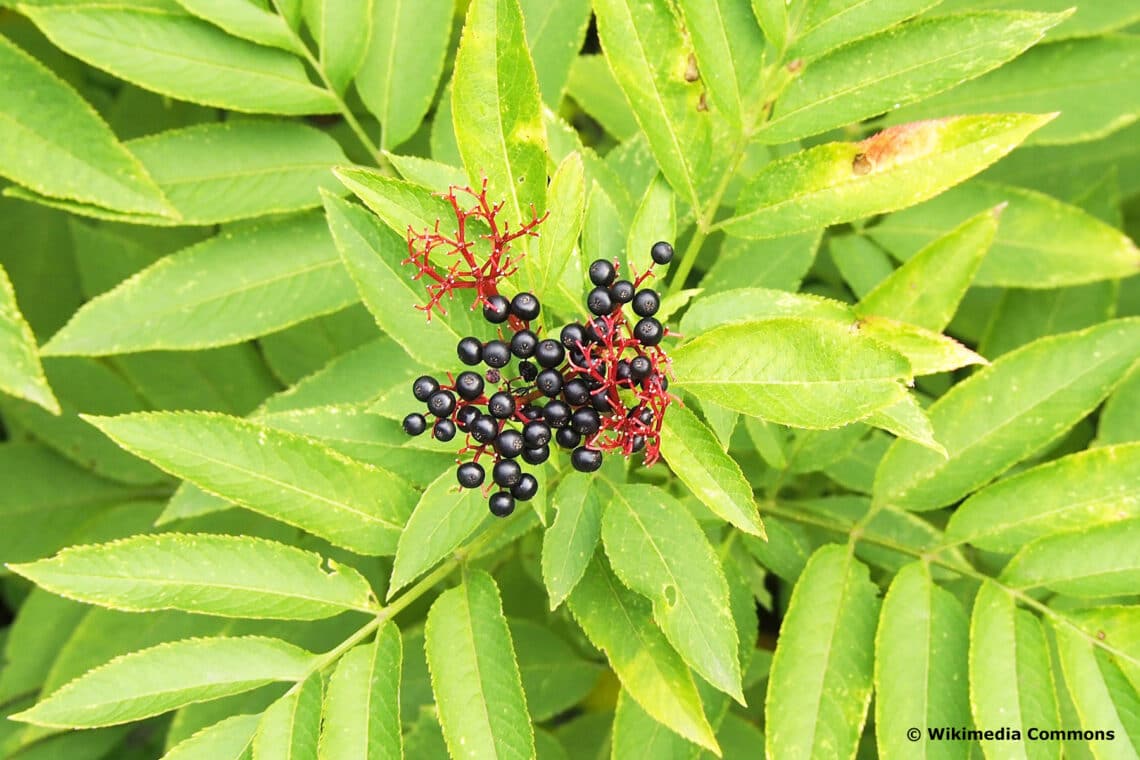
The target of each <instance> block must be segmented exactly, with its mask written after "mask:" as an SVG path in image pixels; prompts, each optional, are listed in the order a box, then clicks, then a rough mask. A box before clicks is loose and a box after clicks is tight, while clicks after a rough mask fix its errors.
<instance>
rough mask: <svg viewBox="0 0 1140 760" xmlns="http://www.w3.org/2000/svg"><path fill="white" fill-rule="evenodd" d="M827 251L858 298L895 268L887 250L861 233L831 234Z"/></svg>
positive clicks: (869, 290) (868, 291)
mask: <svg viewBox="0 0 1140 760" xmlns="http://www.w3.org/2000/svg"><path fill="white" fill-rule="evenodd" d="M827 252H828V253H829V254H830V255H831V260H832V261H833V262H834V263H835V267H836V268H837V269H838V270H839V274H841V275H842V276H843V281H844V282H846V283H847V286H848V287H849V288H850V289H851V292H852V293H854V294H855V297H856V298H863V297H864V296H866V295H867V294H868V293H870V292H871V291H872V290H873V289H874V288H875V286H876V285H878V284H879V283H880V282H882V281H883V280H885V279H887V277H888V276H890V274H891V272H893V271H894V269H895V267H894V264H892V263H891V259H890V257H889V256H887V252H886V251H884V250H883V249H882V248H881V247H879V246H877V245H875V243H874V242H873V241H871V240H869V239H868V238H866V237H864V236H862V235H838V236H836V237H832V238H830V239H828V241H827Z"/></svg>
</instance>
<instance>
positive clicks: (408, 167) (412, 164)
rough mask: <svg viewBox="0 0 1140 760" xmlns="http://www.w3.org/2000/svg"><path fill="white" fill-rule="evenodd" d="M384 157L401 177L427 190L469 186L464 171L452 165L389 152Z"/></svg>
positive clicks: (385, 152)
mask: <svg viewBox="0 0 1140 760" xmlns="http://www.w3.org/2000/svg"><path fill="white" fill-rule="evenodd" d="M384 157H385V158H387V159H388V160H389V161H391V162H392V166H394V167H396V171H398V172H399V173H400V176H401V177H403V178H404V179H406V180H407V181H408V182H413V183H415V184H417V185H419V186H420V187H422V188H425V189H427V190H438V189H440V188H445V187H450V186H451V185H455V186H456V187H463V186H464V185H466V184H467V175H466V174H465V173H464V171H463V170H462V169H460V168H459V167H457V166H452V165H451V164H445V163H441V162H439V161H434V160H432V159H430V158H421V157H420V156H401V155H399V154H397V153H391V152H389V151H384Z"/></svg>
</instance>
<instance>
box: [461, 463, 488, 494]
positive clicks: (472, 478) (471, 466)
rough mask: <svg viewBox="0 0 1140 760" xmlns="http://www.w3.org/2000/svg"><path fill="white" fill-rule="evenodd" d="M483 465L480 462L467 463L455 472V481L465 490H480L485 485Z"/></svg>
mask: <svg viewBox="0 0 1140 760" xmlns="http://www.w3.org/2000/svg"><path fill="white" fill-rule="evenodd" d="M485 475H486V473H484V472H483V465H481V464H479V463H478V462H465V463H463V464H461V465H459V468H458V469H457V470H456V471H455V479H456V480H458V481H459V485H461V486H463V487H464V488H478V487H479V486H481V485H483V477H484V476H485Z"/></svg>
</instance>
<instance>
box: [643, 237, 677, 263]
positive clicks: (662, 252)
mask: <svg viewBox="0 0 1140 760" xmlns="http://www.w3.org/2000/svg"><path fill="white" fill-rule="evenodd" d="M649 255H650V256H652V257H653V261H654V262H655V263H657V264H661V265H665V264H668V263H669V262H670V261H672V260H673V246H671V245H669V244H668V243H666V242H665V241H664V240H660V241H658V242H656V243H654V244H653V247H652V248H651V249H649Z"/></svg>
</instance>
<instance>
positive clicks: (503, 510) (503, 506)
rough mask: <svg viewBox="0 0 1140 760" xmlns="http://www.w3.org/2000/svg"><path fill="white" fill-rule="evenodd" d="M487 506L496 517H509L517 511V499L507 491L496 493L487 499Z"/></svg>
mask: <svg viewBox="0 0 1140 760" xmlns="http://www.w3.org/2000/svg"><path fill="white" fill-rule="evenodd" d="M487 506H488V507H490V509H491V514H493V515H494V516H495V517H507V516H508V515H510V514H511V512H514V511H515V497H513V496H511V495H510V494H509V493H507V492H506V491H496V492H495V493H493V494H491V498H489V499H487Z"/></svg>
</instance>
